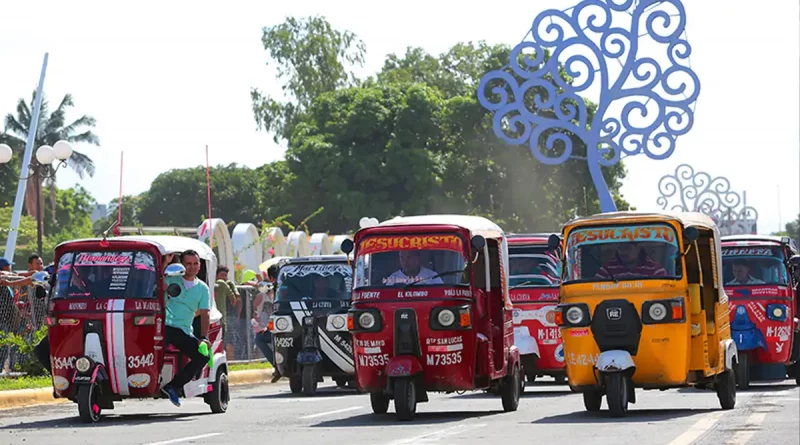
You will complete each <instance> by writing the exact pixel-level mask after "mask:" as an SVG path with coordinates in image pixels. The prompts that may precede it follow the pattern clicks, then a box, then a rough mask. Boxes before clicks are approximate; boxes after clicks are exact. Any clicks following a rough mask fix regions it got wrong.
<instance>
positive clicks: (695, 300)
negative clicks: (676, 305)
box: [689, 284, 703, 315]
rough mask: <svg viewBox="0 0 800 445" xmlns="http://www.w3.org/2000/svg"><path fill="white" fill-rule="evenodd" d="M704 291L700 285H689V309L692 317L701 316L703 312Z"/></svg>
mask: <svg viewBox="0 0 800 445" xmlns="http://www.w3.org/2000/svg"><path fill="white" fill-rule="evenodd" d="M702 301H703V291H702V287H701V286H700V285H699V284H690V285H689V308H690V309H691V314H692V315H700V312H702V310H703V305H702Z"/></svg>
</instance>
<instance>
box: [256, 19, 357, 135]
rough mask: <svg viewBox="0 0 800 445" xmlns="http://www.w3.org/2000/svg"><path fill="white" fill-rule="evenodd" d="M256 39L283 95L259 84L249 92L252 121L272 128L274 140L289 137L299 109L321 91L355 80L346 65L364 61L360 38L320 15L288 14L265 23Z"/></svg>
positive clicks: (300, 110)
mask: <svg viewBox="0 0 800 445" xmlns="http://www.w3.org/2000/svg"><path fill="white" fill-rule="evenodd" d="M261 42H262V44H263V45H264V49H265V50H266V51H267V52H268V53H269V56H270V58H271V59H272V60H273V61H274V62H275V65H276V66H277V77H278V79H285V82H284V84H283V85H282V89H283V92H284V94H285V95H286V96H287V97H288V99H289V100H288V101H287V102H280V101H278V100H276V99H274V98H272V97H270V96H265V95H264V94H263V93H261V92H260V91H259V90H258V89H256V88H253V89H252V90H251V92H250V94H251V99H252V102H253V113H254V115H255V120H256V124H257V125H258V127H259V128H260V129H263V130H264V131H271V132H274V134H275V136H274V139H275V142H278V141H279V140H280V139H287V140H288V139H289V138H290V137H291V134H292V129H293V128H294V126H295V125H296V124H297V122H298V121H299V119H300V114H302V112H303V111H304V110H305V109H307V108H308V106H309V105H311V102H312V101H313V100H314V99H316V98H317V97H319V95H321V94H322V93H325V92H329V91H334V90H335V89H337V88H341V87H344V86H346V85H350V84H352V83H353V82H355V81H356V78H355V75H354V74H353V73H352V71H351V70H350V67H351V66H353V65H359V66H361V65H363V63H364V53H365V52H366V49H365V46H364V43H363V42H362V41H360V40H358V38H357V37H356V35H355V34H353V33H351V32H349V31H345V32H341V31H338V30H335V29H333V28H332V27H331V25H330V23H328V21H327V20H325V18H324V17H320V16H315V17H308V18H305V19H297V18H295V17H288V18H287V19H286V20H285V21H284V22H283V23H281V24H279V25H275V26H271V27H264V29H263V36H262V38H261Z"/></svg>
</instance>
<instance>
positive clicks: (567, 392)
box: [449, 388, 574, 401]
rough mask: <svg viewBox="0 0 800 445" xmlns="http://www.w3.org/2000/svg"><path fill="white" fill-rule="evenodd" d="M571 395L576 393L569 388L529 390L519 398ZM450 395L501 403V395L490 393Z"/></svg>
mask: <svg viewBox="0 0 800 445" xmlns="http://www.w3.org/2000/svg"><path fill="white" fill-rule="evenodd" d="M570 394H574V393H573V392H572V391H570V390H569V388H566V390H561V391H558V390H544V391H531V390H530V389H529V390H527V391H525V392H524V393H522V394H520V395H519V396H520V398H522V399H529V398H530V399H535V398H537V397H561V396H567V395H570ZM449 395H450V396H453V397H457V398H460V399H462V398H463V399H472V400H476V399H497V400H498V401H500V395H499V394H489V393H485V392H483V391H477V392H470V393H466V394H462V395H458V394H449Z"/></svg>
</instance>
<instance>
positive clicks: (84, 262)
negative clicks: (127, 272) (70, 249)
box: [75, 253, 133, 266]
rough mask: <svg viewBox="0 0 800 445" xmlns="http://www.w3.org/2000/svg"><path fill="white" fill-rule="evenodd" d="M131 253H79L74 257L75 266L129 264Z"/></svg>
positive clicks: (131, 259)
mask: <svg viewBox="0 0 800 445" xmlns="http://www.w3.org/2000/svg"><path fill="white" fill-rule="evenodd" d="M132 262H133V255H131V254H129V253H108V254H95V253H81V254H78V258H76V259H75V265H76V266H130V265H131V263H132Z"/></svg>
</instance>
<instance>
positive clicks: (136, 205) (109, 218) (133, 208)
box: [93, 195, 143, 234]
mask: <svg viewBox="0 0 800 445" xmlns="http://www.w3.org/2000/svg"><path fill="white" fill-rule="evenodd" d="M142 196H143V195H126V196H123V197H122V212H121V219H122V225H123V226H140V225H141V224H142V223H141V222H140V221H139V213H140V212H141V209H140V207H141V203H142ZM119 216H120V212H119V200H118V199H115V200H113V201H111V202H110V203H109V204H108V213H107V214H106V216H105V217H103V218H100V219H98V220H97V221H95V222H94V229H93V230H94V233H95V234H99V233H102V232H104V231H106V230H108V228H109V227H111V225H112V224H113V223H115V222H116V221H117V219H118V217H119Z"/></svg>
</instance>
